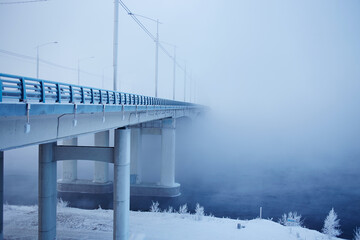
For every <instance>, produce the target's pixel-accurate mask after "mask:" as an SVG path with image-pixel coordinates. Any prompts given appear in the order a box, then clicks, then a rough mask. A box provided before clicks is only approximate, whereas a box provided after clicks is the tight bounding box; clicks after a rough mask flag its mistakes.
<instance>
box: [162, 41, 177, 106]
mask: <svg viewBox="0 0 360 240" xmlns="http://www.w3.org/2000/svg"><path fill="white" fill-rule="evenodd" d="M161 43H164V44H166V45H169V46H171V47H173V48H174V56H173V57H172V59H173V61H174V66H173V100H175V86H176V45H174V44H171V43H167V42H163V41H161Z"/></svg>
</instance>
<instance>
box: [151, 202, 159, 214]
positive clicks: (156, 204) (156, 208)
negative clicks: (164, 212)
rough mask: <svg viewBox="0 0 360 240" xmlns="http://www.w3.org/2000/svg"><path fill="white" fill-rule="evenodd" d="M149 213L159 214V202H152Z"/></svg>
mask: <svg viewBox="0 0 360 240" xmlns="http://www.w3.org/2000/svg"><path fill="white" fill-rule="evenodd" d="M150 212H160V208H159V202H152V204H151V207H150Z"/></svg>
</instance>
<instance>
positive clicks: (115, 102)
mask: <svg viewBox="0 0 360 240" xmlns="http://www.w3.org/2000/svg"><path fill="white" fill-rule="evenodd" d="M113 94H114V104H115V105H116V92H113Z"/></svg>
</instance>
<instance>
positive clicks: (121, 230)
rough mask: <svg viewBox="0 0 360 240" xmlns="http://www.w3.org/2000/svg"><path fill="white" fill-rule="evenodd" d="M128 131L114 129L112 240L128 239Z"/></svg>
mask: <svg viewBox="0 0 360 240" xmlns="http://www.w3.org/2000/svg"><path fill="white" fill-rule="evenodd" d="M130 135H131V134H130V129H125V128H121V129H116V130H115V143H114V227H113V231H114V233H113V234H114V237H113V239H114V240H128V239H129V211H130Z"/></svg>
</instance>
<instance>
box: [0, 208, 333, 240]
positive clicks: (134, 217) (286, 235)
mask: <svg viewBox="0 0 360 240" xmlns="http://www.w3.org/2000/svg"><path fill="white" fill-rule="evenodd" d="M37 214H38V212H37V206H13V205H4V235H5V239H36V237H37ZM112 214H113V212H112V210H102V209H97V210H83V209H76V208H69V207H64V206H60V207H58V213H57V236H58V239H66V240H69V239H74V240H75V239H77V240H80V239H94V240H95V239H96V240H98V239H112V218H113V216H112ZM238 223H240V224H241V225H242V226H245V227H244V228H242V229H237V224H238ZM130 234H131V239H132V240H184V239H188V240H218V239H222V240H235V239H246V240H326V239H328V238H327V237H326V236H325V235H323V234H322V233H319V232H317V231H314V230H310V229H306V228H301V227H285V226H282V225H280V224H278V223H276V222H273V221H270V220H260V219H254V220H249V221H246V220H244V221H243V220H233V219H226V218H215V217H208V216H206V217H203V218H202V220H200V221H196V220H195V217H194V215H190V214H178V213H162V212H158V213H151V212H131V213H130ZM333 239H334V240H335V239H338V238H333Z"/></svg>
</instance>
